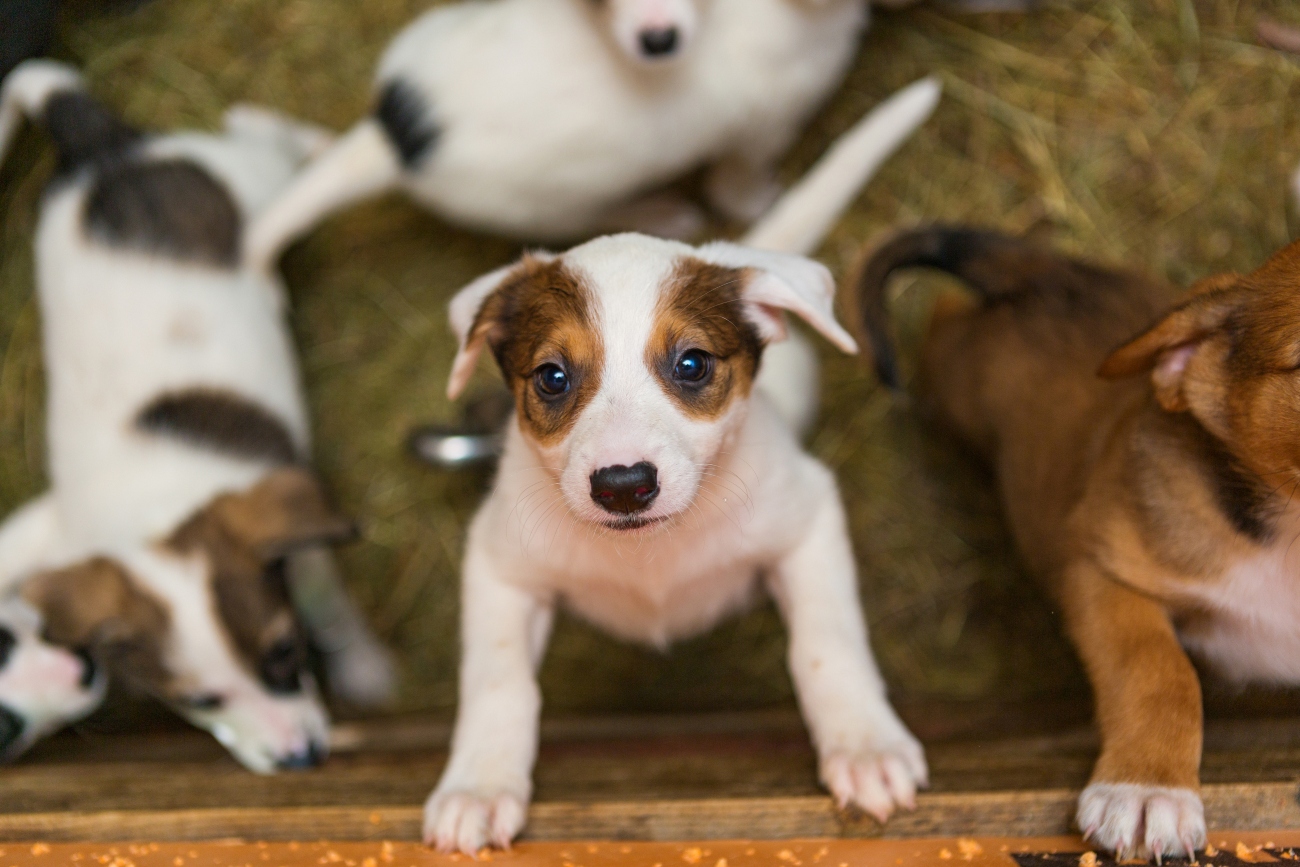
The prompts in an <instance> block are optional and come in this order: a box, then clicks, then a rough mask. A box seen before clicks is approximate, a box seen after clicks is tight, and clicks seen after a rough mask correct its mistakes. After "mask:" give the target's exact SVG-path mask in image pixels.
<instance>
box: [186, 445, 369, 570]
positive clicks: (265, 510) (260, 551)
mask: <svg viewBox="0 0 1300 867" xmlns="http://www.w3.org/2000/svg"><path fill="white" fill-rule="evenodd" d="M213 530H219V531H220V533H221V535H222V536H224V537H225V538H228V539H230V540H232V541H234V542H236V543H238V544H239V545H240V546H242V547H244V548H246V549H247V550H250V551H252V552H253V553H254V554H256V555H257V556H258V557H259V558H260V559H262V560H263V561H268V562H269V561H271V560H275V559H277V558H279V557H283V556H284V555H286V554H289V553H291V552H293V551H296V550H298V549H300V548H307V547H311V546H314V545H322V544H328V543H331V542H342V541H346V540H348V539H351V538H353V537H354V536H355V535H356V525H355V524H353V523H352V521H350V520H348V519H347V518H345V517H343V516H342V515H340V514H339V513H338V512H337V511H335V509H334V507H333V506H332V505H331V504H330V501H329V498H328V497H327V496H326V495H325V491H324V489H323V488H322V487H321V484H320V482H319V481H318V480H317V479H316V477H315V476H314V475H312V474H311V473H310V472H308V471H307V470H304V469H301V468H299V467H284V468H281V469H278V470H275V471H273V472H272V473H270V474H269V475H267V476H266V477H265V478H264V479H262V481H260V482H258V483H257V484H256V485H254V486H253V487H252V488H250V489H248V490H247V491H244V492H242V493H238V494H223V495H222V496H220V497H217V498H216V499H215V500H213V501H212V502H211V503H210V504H209V505H208V506H207V507H206V508H205V509H203V510H202V511H200V512H199V513H198V514H196V515H195V516H194V517H192V518H190V520H188V521H186V522H185V523H184V524H183V525H182V526H181V527H180V529H178V530H177V531H176V532H175V533H174V534H172V538H171V539H170V540H169V541H170V544H171V545H172V546H173V547H175V548H178V549H180V550H190V549H192V548H195V547H199V546H203V545H204V544H205V543H207V542H210V541H211V539H212V536H211V535H210V533H211V531H213Z"/></svg>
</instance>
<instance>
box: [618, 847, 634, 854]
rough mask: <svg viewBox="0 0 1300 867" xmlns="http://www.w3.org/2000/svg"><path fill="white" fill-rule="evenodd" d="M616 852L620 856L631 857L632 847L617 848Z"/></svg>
mask: <svg viewBox="0 0 1300 867" xmlns="http://www.w3.org/2000/svg"><path fill="white" fill-rule="evenodd" d="M618 851H619V854H622V855H631V854H632V847H631V846H627V845H624V846H619V847H618Z"/></svg>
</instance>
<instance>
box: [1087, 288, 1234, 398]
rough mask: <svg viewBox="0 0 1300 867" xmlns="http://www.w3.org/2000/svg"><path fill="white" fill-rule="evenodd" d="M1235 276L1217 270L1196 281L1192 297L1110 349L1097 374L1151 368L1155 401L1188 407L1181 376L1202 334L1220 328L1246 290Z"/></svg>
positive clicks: (1112, 375) (1130, 373)
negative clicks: (1136, 334) (1126, 340)
mask: <svg viewBox="0 0 1300 867" xmlns="http://www.w3.org/2000/svg"><path fill="white" fill-rule="evenodd" d="M1240 281H1241V278H1240V276H1239V275H1237V274H1221V275H1219V276H1217V277H1211V278H1209V279H1207V280H1203V281H1201V282H1200V283H1198V284H1196V285H1195V286H1194V287H1193V288H1192V293H1193V294H1192V297H1191V298H1190V299H1188V300H1187V301H1185V302H1183V303H1182V304H1180V305H1179V306H1177V307H1175V308H1174V309H1173V310H1172V311H1171V312H1169V313H1168V314H1166V315H1165V317H1164V318H1163V319H1161V320H1160V321H1159V322H1157V323H1156V324H1155V325H1153V326H1152V327H1151V328H1149V329H1147V330H1146V331H1144V332H1143V333H1142V334H1139V335H1138V336H1137V337H1135V338H1134V339H1133V340H1131V341H1129V342H1128V343H1126V344H1124V345H1123V346H1121V347H1120V348H1119V349H1116V350H1115V351H1114V352H1112V353H1111V355H1110V357H1109V358H1107V359H1106V360H1105V362H1103V363H1102V365H1101V368H1100V369H1099V370H1098V371H1097V372H1098V374H1099V375H1100V376H1102V377H1105V378H1106V379H1122V378H1123V377H1126V376H1133V375H1134V374H1138V373H1144V372H1146V371H1148V370H1149V371H1151V382H1152V384H1153V385H1154V386H1155V394H1156V400H1158V401H1159V402H1160V405H1161V406H1162V407H1164V408H1165V409H1166V410H1168V411H1169V412H1182V411H1183V410H1186V409H1187V399H1186V397H1185V396H1184V394H1183V387H1182V386H1183V376H1184V374H1185V373H1186V372H1187V365H1188V362H1190V361H1191V359H1192V356H1193V355H1195V354H1196V350H1197V349H1199V348H1200V346H1201V344H1202V343H1203V342H1204V341H1205V339H1206V338H1208V337H1210V336H1211V335H1212V334H1215V333H1216V332H1218V331H1220V330H1222V329H1223V327H1224V326H1225V325H1227V323H1228V321H1229V319H1231V318H1232V314H1233V313H1234V312H1236V311H1237V310H1238V309H1239V308H1240V306H1241V303H1242V300H1243V298H1244V295H1245V292H1244V290H1242V289H1241V288H1240Z"/></svg>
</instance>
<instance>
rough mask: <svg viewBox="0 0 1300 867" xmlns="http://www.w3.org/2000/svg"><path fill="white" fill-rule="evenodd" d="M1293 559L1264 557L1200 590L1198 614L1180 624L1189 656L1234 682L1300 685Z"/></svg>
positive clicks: (1299, 577) (1299, 602)
mask: <svg viewBox="0 0 1300 867" xmlns="http://www.w3.org/2000/svg"><path fill="white" fill-rule="evenodd" d="M1287 547H1288V548H1289V547H1290V546H1287ZM1288 559H1291V560H1294V559H1295V557H1294V556H1293V557H1291V558H1288V556H1287V552H1286V551H1285V550H1284V551H1281V552H1278V553H1276V554H1274V553H1268V554H1265V555H1261V556H1260V557H1258V558H1254V559H1251V560H1249V561H1245V562H1243V563H1240V564H1238V565H1237V566H1235V567H1233V568H1232V569H1229V570H1228V571H1227V572H1226V573H1225V574H1224V575H1223V576H1222V577H1221V578H1220V579H1219V580H1218V581H1215V582H1213V583H1212V584H1209V585H1204V586H1201V587H1197V588H1195V589H1194V590H1193V591H1192V594H1191V595H1192V596H1193V597H1194V598H1195V599H1196V602H1197V608H1198V609H1199V610H1198V612H1197V613H1196V614H1194V615H1192V616H1189V617H1187V618H1185V619H1184V620H1183V622H1181V623H1180V624H1179V637H1180V639H1181V640H1182V642H1183V644H1184V646H1185V647H1186V648H1187V649H1188V651H1189V652H1191V653H1192V654H1193V655H1195V656H1198V657H1200V658H1201V659H1203V660H1204V661H1205V662H1206V663H1207V664H1208V665H1209V666H1210V667H1211V668H1212V669H1213V670H1214V671H1215V673H1217V674H1219V675H1221V676H1223V677H1226V678H1228V679H1230V680H1233V681H1237V682H1242V683H1245V682H1264V683H1276V684H1284V683H1300V568H1296V567H1297V565H1298V564H1296V563H1292V562H1288Z"/></svg>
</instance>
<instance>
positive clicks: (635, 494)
mask: <svg viewBox="0 0 1300 867" xmlns="http://www.w3.org/2000/svg"><path fill="white" fill-rule="evenodd" d="M657 496H659V471H658V470H656V469H655V465H654V464H649V463H646V462H645V461H642V462H641V463H639V464H636V465H635V466H631V467H625V466H621V465H620V466H613V467H605V468H604V469H603V470H596V472H594V473H592V474H591V498H592V499H593V500H595V501H596V505H598V506H600V507H601V508H602V509H604V510H605V511H606V512H613V513H614V514H616V515H634V514H636V513H637V512H644V511H645V510H646V509H648V508H650V504H651V503H653V502H654V501H655V497H657Z"/></svg>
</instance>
